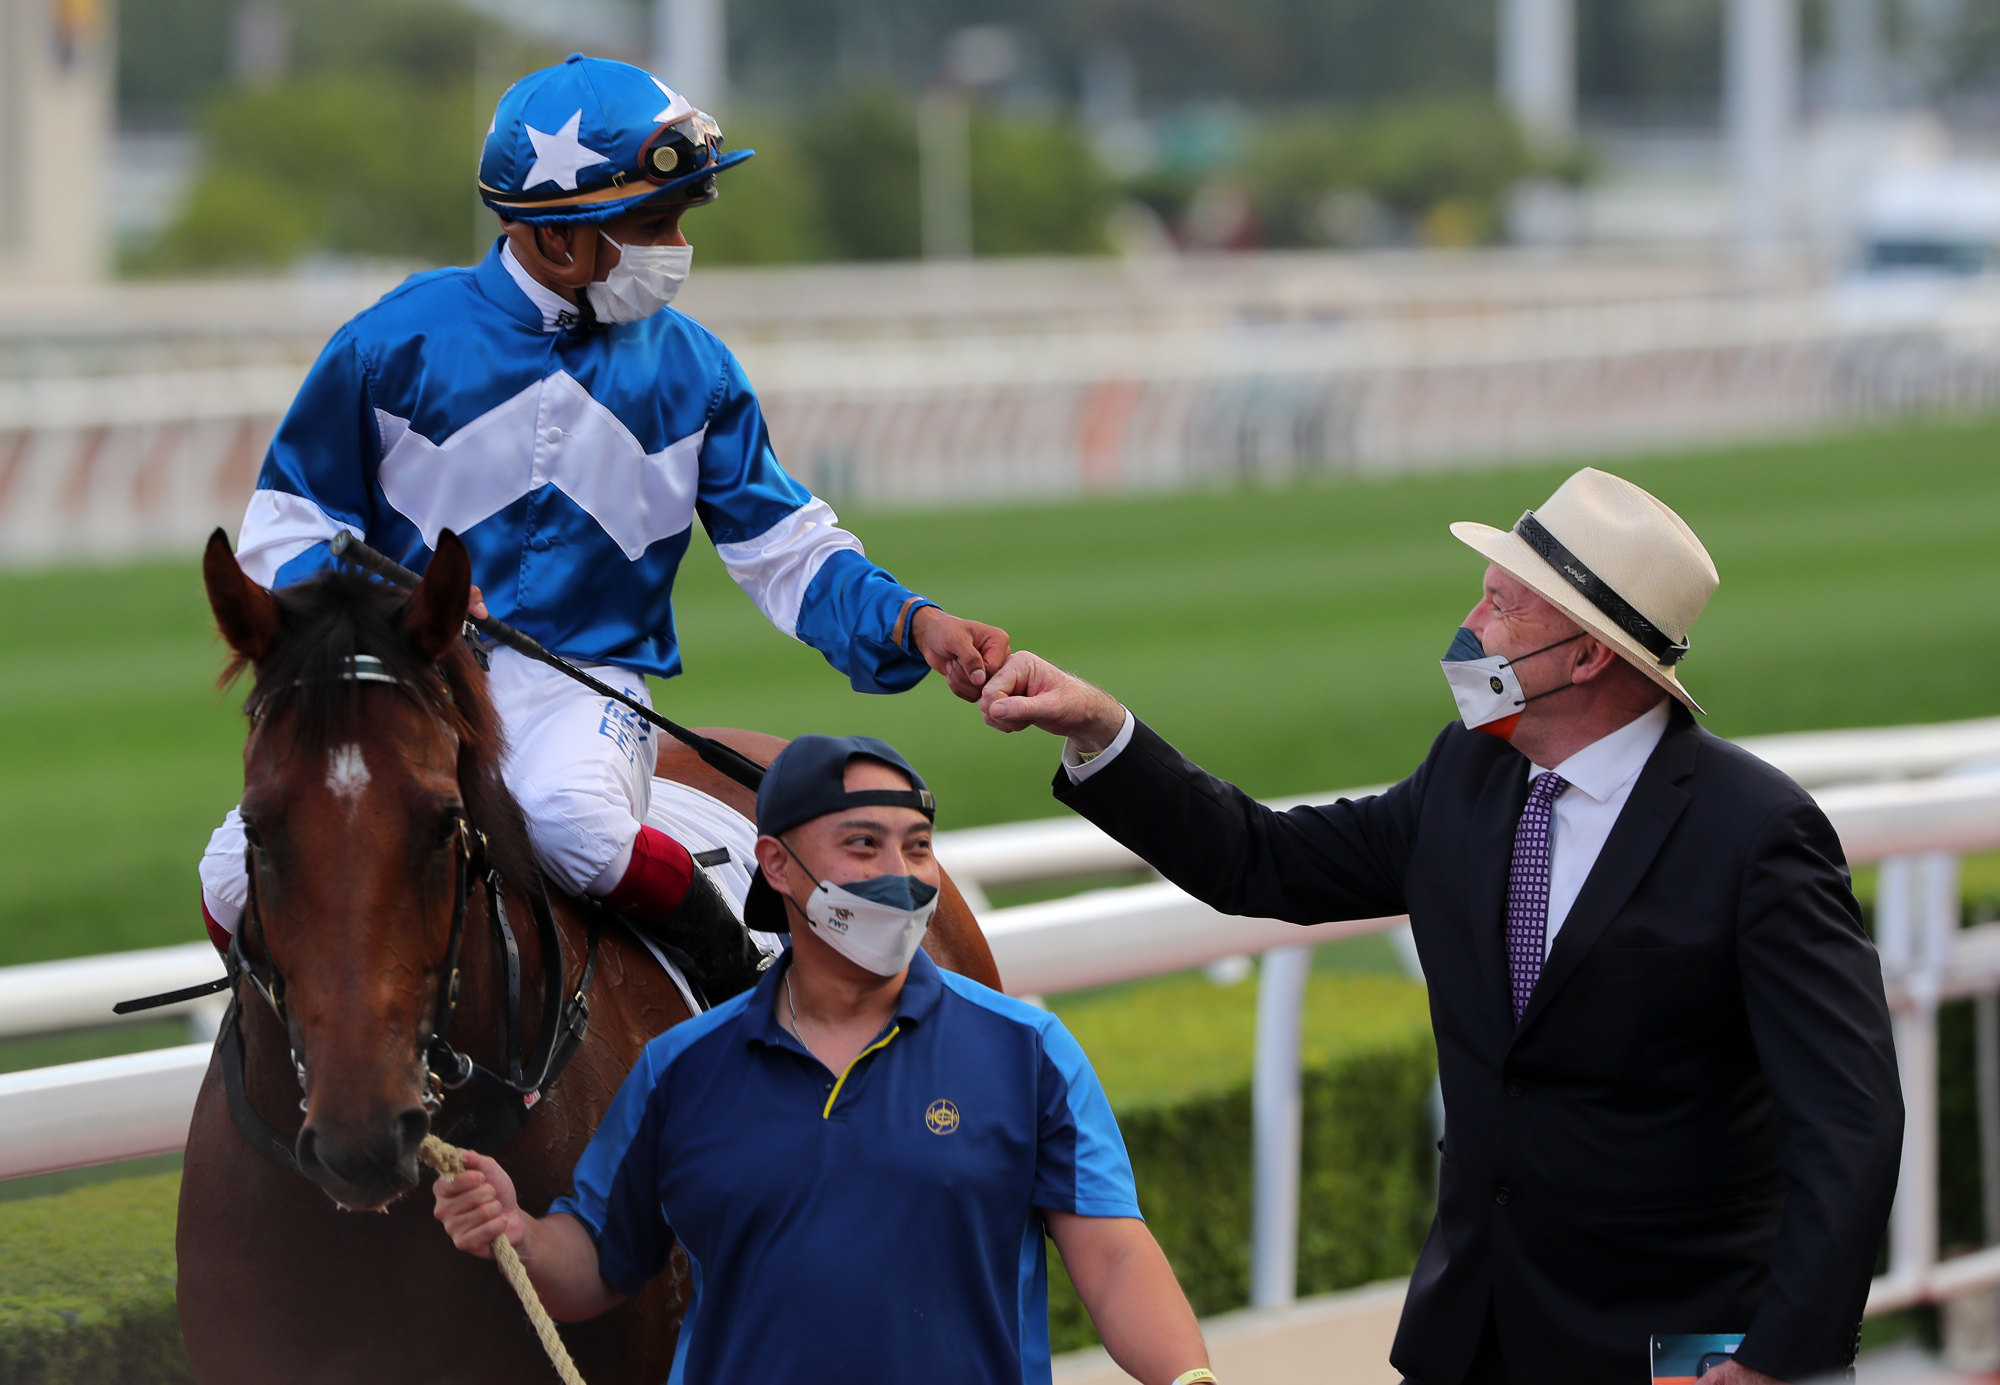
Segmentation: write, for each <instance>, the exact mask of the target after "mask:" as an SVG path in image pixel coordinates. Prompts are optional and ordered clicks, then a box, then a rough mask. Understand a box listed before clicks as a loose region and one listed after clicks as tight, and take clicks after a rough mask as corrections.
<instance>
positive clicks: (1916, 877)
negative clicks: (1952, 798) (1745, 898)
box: [1875, 856, 1938, 1292]
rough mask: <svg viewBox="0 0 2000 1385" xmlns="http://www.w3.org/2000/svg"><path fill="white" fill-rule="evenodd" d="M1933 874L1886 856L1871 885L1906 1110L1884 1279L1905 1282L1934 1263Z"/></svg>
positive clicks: (1916, 1282) (1912, 861) (1919, 1279)
mask: <svg viewBox="0 0 2000 1385" xmlns="http://www.w3.org/2000/svg"><path fill="white" fill-rule="evenodd" d="M1934 875H1935V868H1934V866H1933V865H1932V862H1931V861H1930V860H1929V859H1928V858H1927V857H1912V856H1891V857H1889V858H1888V859H1886V860H1884V861H1883V862H1882V867H1881V871H1880V874H1879V875H1878V877H1877V882H1876V887H1875V937H1876V944H1877V946H1878V947H1879V948H1880V950H1881V953H1882V970H1883V972H1884V973H1885V974H1886V976H1887V978H1888V979H1889V981H1890V983H1891V991H1892V1000H1891V1004H1892V1015H1891V1023H1892V1025H1893V1027H1894V1032H1895V1040H1896V1065H1897V1067H1898V1069H1899V1070H1900V1072H1901V1074H1902V1085H1903V1112H1904V1117H1903V1158H1902V1165H1901V1167H1900V1169H1899V1170H1898V1174H1897V1180H1896V1202H1895V1206H1894V1208H1893V1209H1892V1210H1891V1211H1890V1213H1889V1272H1888V1275H1887V1278H1888V1280H1889V1281H1890V1282H1891V1283H1894V1284H1899V1285H1911V1286H1921V1285H1922V1284H1923V1283H1924V1282H1925V1281H1927V1280H1928V1279H1929V1278H1930V1274H1931V1271H1932V1270H1933V1269H1934V1268H1935V1267H1936V1265H1937V1246H1938V1234H1937V1232H1938V1228H1937V1004H1938V975H1937V962H1936V960H1935V952H1934V939H1933V934H1934V933H1935V931H1936V928H1935V919H1934V917H1933V916H1934V915H1935V913H1936V912H1937V911H1936V910H1935V909H1933V908H1932V907H1930V899H1929V897H1928V896H1930V895H1931V893H1932V891H1931V890H1929V889H1927V888H1926V886H1927V885H1929V884H1931V883H1933V878H1934ZM1919 1292H1920V1290H1919Z"/></svg>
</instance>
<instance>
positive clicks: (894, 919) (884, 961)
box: [785, 846, 938, 976]
mask: <svg viewBox="0 0 2000 1385" xmlns="http://www.w3.org/2000/svg"><path fill="white" fill-rule="evenodd" d="M785 850H787V851H791V850H792V849H791V847H790V846H786V847H785ZM792 859H793V860H794V861H799V857H798V853H797V852H795V851H793V852H792ZM805 864H806V863H805V862H804V861H799V868H800V869H801V870H804V869H805ZM806 878H807V879H810V880H812V881H813V885H814V889H813V892H812V893H811V894H810V895H808V896H807V897H806V902H805V909H804V913H805V916H806V922H807V923H808V924H810V925H812V931H813V932H814V934H816V935H817V936H818V937H819V938H821V939H822V940H824V941H825V943H826V945H827V946H828V947H830V948H832V949H833V950H834V951H835V952H838V953H839V954H840V955H841V956H843V957H845V958H846V959H847V960H848V961H850V962H852V963H854V965H855V966H857V967H860V968H862V969H863V970H864V971H872V972H874V973H875V974H876V975H877V976H894V975H895V974H896V973H897V972H899V971H901V970H902V969H903V968H904V967H907V966H908V965H909V964H910V959H911V958H912V957H914V956H916V955H917V949H918V948H919V947H921V946H922V945H923V941H924V934H925V933H927V932H928V931H930V926H931V915H933V914H935V913H936V912H937V905H938V892H937V886H935V885H927V884H925V883H924V882H923V881H921V880H919V879H917V878H916V877H915V876H913V875H876V876H871V877H870V878H868V879H866V880H856V881H854V882H853V883H851V884H848V885H836V884H834V883H833V882H832V881H830V880H819V879H817V878H815V877H814V876H813V874H812V872H811V871H806Z"/></svg>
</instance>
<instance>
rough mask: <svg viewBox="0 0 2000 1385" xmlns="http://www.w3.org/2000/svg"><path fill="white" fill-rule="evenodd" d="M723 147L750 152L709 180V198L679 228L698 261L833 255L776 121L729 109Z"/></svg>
mask: <svg viewBox="0 0 2000 1385" xmlns="http://www.w3.org/2000/svg"><path fill="white" fill-rule="evenodd" d="M723 132H724V135H725V137H726V138H727V141H728V146H729V147H730V148H731V149H755V150H756V151H757V157H756V158H754V159H752V160H750V161H749V162H748V163H746V164H741V165H739V166H738V167H736V168H733V169H731V170H730V171H729V172H727V173H725V174H723V175H722V176H721V177H719V178H717V179H716V188H717V190H718V191H719V192H720V193H721V196H719V197H717V198H716V200H715V201H714V202H712V203H711V204H709V205H708V206H706V207H702V208H699V209H698V210H696V211H693V212H690V213H689V214H688V217H687V220H686V222H685V224H684V225H683V227H682V230H683V231H684V232H685V233H686V235H687V238H688V240H689V241H690V242H692V243H693V245H694V247H695V259H696V260H697V261H698V262H699V263H701V264H787V263H794V262H798V261H802V260H824V259H830V258H833V257H834V254H835V251H834V245H833V239H832V233H831V232H830V231H829V229H828V227H827V222H826V217H825V215H824V214H823V213H822V210H821V206H820V200H819V199H820V189H819V187H818V186H817V185H816V183H815V181H814V180H813V178H812V177H811V176H810V175H809V172H808V170H807V167H806V164H805V159H804V156H803V153H802V152H801V148H800V144H799V141H798V139H797V138H796V136H795V135H794V134H793V133H792V131H791V130H790V129H789V128H788V127H787V123H786V122H783V121H759V120H756V119H755V118H743V117H739V116H736V115H732V116H730V118H729V119H728V120H727V121H725V122H724V124H723Z"/></svg>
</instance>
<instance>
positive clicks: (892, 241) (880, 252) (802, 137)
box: [752, 85, 923, 260]
mask: <svg viewBox="0 0 2000 1385" xmlns="http://www.w3.org/2000/svg"><path fill="white" fill-rule="evenodd" d="M796 129H797V132H798V133H797V135H796V139H797V142H798V150H799V161H800V163H801V165H802V166H803V168H804V171H805V174H806V177H807V178H808V179H809V180H810V181H811V185H812V190H813V198H814V200H815V202H817V204H818V206H819V209H820V219H821V221H822V222H823V223H824V224H825V226H826V228H827V234H828V239H829V247H828V248H829V252H830V253H831V254H832V255H833V256H834V257H835V258H838V259H852V260H898V259H913V258H915V257H916V256H917V255H918V254H920V253H921V252H922V249H923V242H922V234H921V230H920V227H919V217H918V209H917V117H916V109H915V107H914V106H913V105H912V104H911V102H910V101H909V99H908V98H907V97H905V96H904V95H903V94H902V93H901V92H899V91H897V90H895V89H894V88H892V87H888V86H881V85H870V86H861V87H853V88H850V89H848V90H846V91H843V92H839V93H836V94H835V95H834V96H833V98H832V99H830V100H827V101H823V102H820V103H818V104H816V105H814V106H812V107H810V108H808V109H807V110H805V111H804V112H802V113H801V114H800V115H799V117H798V118H797V121H796ZM752 162H755V161H754V160H753V161H752Z"/></svg>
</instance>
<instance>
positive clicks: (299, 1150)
mask: <svg viewBox="0 0 2000 1385" xmlns="http://www.w3.org/2000/svg"><path fill="white" fill-rule="evenodd" d="M292 1153H293V1157H295V1158H296V1159H297V1160H298V1161H299V1169H300V1171H301V1172H302V1173H304V1174H305V1175H306V1176H307V1177H311V1176H312V1174H313V1172H314V1170H316V1169H318V1168H319V1166H320V1164H319V1135H318V1134H317V1133H316V1132H315V1131H314V1130H313V1128H312V1127H311V1126H310V1125H308V1126H306V1127H305V1128H304V1129H303V1130H301V1131H299V1142H298V1144H297V1145H296V1146H295V1147H294V1148H293V1151H292Z"/></svg>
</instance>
